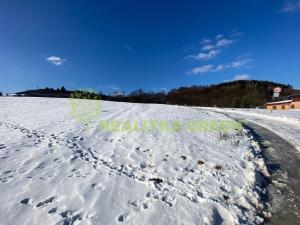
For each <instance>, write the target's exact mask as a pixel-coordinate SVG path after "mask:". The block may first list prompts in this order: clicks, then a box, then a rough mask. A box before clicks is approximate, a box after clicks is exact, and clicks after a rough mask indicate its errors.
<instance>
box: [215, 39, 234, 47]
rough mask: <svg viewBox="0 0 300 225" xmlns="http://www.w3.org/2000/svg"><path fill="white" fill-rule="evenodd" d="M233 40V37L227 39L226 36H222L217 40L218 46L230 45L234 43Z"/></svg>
mask: <svg viewBox="0 0 300 225" xmlns="http://www.w3.org/2000/svg"><path fill="white" fill-rule="evenodd" d="M233 42H234V41H233V40H231V39H226V38H222V39H220V40H218V41H217V45H216V46H217V47H225V46H228V45H231V44H233Z"/></svg>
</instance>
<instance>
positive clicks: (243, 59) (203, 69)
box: [187, 54, 252, 75]
mask: <svg viewBox="0 0 300 225" xmlns="http://www.w3.org/2000/svg"><path fill="white" fill-rule="evenodd" d="M248 56H249V55H248V54H245V55H242V56H239V57H237V59H236V60H234V61H232V62H231V63H227V64H219V65H216V66H214V65H212V64H208V65H202V66H199V67H195V68H193V69H191V70H190V71H188V72H187V73H188V74H192V75H197V74H204V73H211V72H221V71H224V70H226V69H230V68H233V69H239V68H244V67H248V66H249V63H250V62H251V61H252V59H250V58H249V57H248Z"/></svg>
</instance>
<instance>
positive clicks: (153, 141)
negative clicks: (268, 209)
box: [0, 98, 264, 225]
mask: <svg viewBox="0 0 300 225" xmlns="http://www.w3.org/2000/svg"><path fill="white" fill-rule="evenodd" d="M107 119H113V120H137V121H141V120H180V121H187V120H216V119H217V120H223V119H228V118H226V117H225V116H223V115H220V114H217V113H214V112H208V111H206V110H201V109H195V108H188V107H181V106H167V105H147V104H130V103H113V102H103V103H102V107H101V114H99V115H98V116H97V117H94V118H93V121H91V123H90V124H89V126H88V127H87V126H84V125H83V124H80V123H78V122H76V118H73V117H72V116H70V108H69V104H68V100H67V99H47V98H0V198H1V206H0V217H1V222H0V223H1V224H5V225H19V224H22V225H25V224H28V225H38V224H64V225H70V224H84V225H89V224H95V225H99V224H104V225H108V224H136V225H141V224H147V225H148V224H149V225H150V224H153V225H159V224H163V225H167V224H185V225H192V224H195V225H196V224H197V225H199V224H257V223H260V222H261V221H262V219H261V218H260V217H258V216H257V210H258V209H260V208H262V204H261V203H260V197H259V192H260V188H259V182H258V180H257V171H258V170H263V169H264V165H263V161H262V159H261V158H260V157H259V153H260V150H259V148H258V147H257V146H256V144H255V142H254V141H253V140H252V139H251V137H250V136H248V135H247V134H244V135H243V133H241V132H237V131H232V132H230V133H229V134H228V136H226V138H220V133H219V132H218V131H210V132H191V131H188V130H182V131H180V132H165V131H148V132H132V131H128V132H125V131H124V132H103V131H99V129H98V124H99V120H107Z"/></svg>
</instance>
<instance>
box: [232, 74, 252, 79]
mask: <svg viewBox="0 0 300 225" xmlns="http://www.w3.org/2000/svg"><path fill="white" fill-rule="evenodd" d="M250 77H251V76H250V75H249V74H240V75H236V76H235V77H234V78H233V80H249V79H250Z"/></svg>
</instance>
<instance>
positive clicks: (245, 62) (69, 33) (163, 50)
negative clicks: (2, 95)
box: [0, 0, 300, 93]
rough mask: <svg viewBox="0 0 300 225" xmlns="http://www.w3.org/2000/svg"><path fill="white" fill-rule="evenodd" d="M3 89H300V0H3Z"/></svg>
mask: <svg viewBox="0 0 300 225" xmlns="http://www.w3.org/2000/svg"><path fill="white" fill-rule="evenodd" d="M0 3H1V7H0V31H1V32H0V50H1V51H0V91H2V92H15V91H20V90H25V89H32V88H36V87H40V88H42V87H46V86H49V87H55V88H57V87H60V86H62V85H64V86H65V87H66V88H67V89H77V88H93V89H95V90H102V91H104V92H106V93H109V92H112V91H114V90H123V91H126V92H129V91H131V90H134V89H137V88H143V89H145V90H147V91H159V90H162V89H163V90H165V89H167V90H169V89H171V88H175V87H180V86H191V85H206V84H213V83H219V82H223V81H228V80H234V79H258V80H272V81H277V82H283V83H289V84H292V85H293V86H294V87H296V88H300V78H299V77H300V76H299V75H300V29H299V27H300V0H291V1H288V0H248V1H246V0H244V1H240V0H226V1H225V0H207V1H201V0H194V1H192V0H185V1H157V0H152V1H143V0H111V1H101V0H98V1H96V0H95V1H93V0H89V1H84V0H80V1H79V0H78V1H77V0H74V1H65V0H59V1H57V0H52V1H40V0H27V1H16V0H6V1H3V0H1V1H0Z"/></svg>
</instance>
